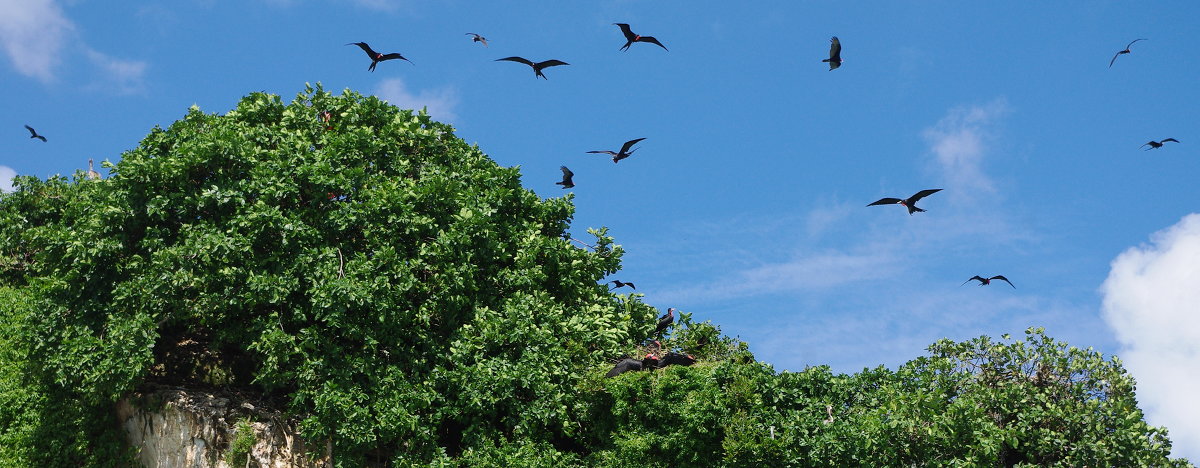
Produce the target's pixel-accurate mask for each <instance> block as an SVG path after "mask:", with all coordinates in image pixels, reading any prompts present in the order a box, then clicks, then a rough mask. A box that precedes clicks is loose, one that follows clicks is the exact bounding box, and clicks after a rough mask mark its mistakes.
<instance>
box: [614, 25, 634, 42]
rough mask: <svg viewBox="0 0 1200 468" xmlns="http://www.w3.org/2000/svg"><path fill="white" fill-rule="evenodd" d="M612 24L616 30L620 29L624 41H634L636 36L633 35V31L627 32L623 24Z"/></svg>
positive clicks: (626, 27)
mask: <svg viewBox="0 0 1200 468" xmlns="http://www.w3.org/2000/svg"><path fill="white" fill-rule="evenodd" d="M613 24H615V25H617V27H618V28H621V34H624V35H625V40H627V41H632V40H634V39H637V34H634V33H633V31H631V30H629V25H628V24H625V23H613Z"/></svg>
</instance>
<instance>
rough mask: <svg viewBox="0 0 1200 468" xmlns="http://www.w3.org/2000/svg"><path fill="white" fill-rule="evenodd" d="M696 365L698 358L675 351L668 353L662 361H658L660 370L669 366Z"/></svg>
mask: <svg viewBox="0 0 1200 468" xmlns="http://www.w3.org/2000/svg"><path fill="white" fill-rule="evenodd" d="M695 363H696V358H694V357H692V355H691V354H681V353H676V352H674V351H672V352H669V353H667V355H666V356H663V358H662V359H661V360H659V361H658V368H659V369H662V368H664V367H667V366H690V365H692V364H695Z"/></svg>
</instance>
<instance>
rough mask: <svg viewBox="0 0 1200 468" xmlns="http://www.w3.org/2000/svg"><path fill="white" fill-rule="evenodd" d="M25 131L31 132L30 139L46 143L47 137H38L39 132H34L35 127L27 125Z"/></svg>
mask: <svg viewBox="0 0 1200 468" xmlns="http://www.w3.org/2000/svg"><path fill="white" fill-rule="evenodd" d="M25 129H26V130H29V138H37V139H39V140H42V141H43V142H45V141H46V137H44V136H41V135H38V132H37V130H34V129H33V127H30V126H28V125H26V126H25Z"/></svg>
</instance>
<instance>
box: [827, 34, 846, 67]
mask: <svg viewBox="0 0 1200 468" xmlns="http://www.w3.org/2000/svg"><path fill="white" fill-rule="evenodd" d="M822 62H829V71H834V70H837V67H840V66H842V41H839V40H838V38H837V36H833V37H831V38H829V58H827V59H825V60H822Z"/></svg>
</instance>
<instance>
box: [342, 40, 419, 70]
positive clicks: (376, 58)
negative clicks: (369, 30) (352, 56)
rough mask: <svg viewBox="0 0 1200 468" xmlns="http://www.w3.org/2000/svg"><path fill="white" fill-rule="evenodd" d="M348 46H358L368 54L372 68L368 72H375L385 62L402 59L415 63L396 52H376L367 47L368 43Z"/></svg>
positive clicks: (352, 43) (355, 43)
mask: <svg viewBox="0 0 1200 468" xmlns="http://www.w3.org/2000/svg"><path fill="white" fill-rule="evenodd" d="M346 45H356V46H358V47H359V48H361V49H362V50H363V52H366V53H367V57H371V66H369V67H367V71H375V65H378V64H379V62H382V61H384V60H392V59H400V60H403V61H405V62H408V63H413V62H412V60H409V59H406V58H404V56H403V55H400V54H398V53H396V52H392V53H390V54H381V53H379V52H375V50H374V49H371V46H369V45H367V43H366V42H351V43H349V44H346ZM414 65H415V64H414Z"/></svg>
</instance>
